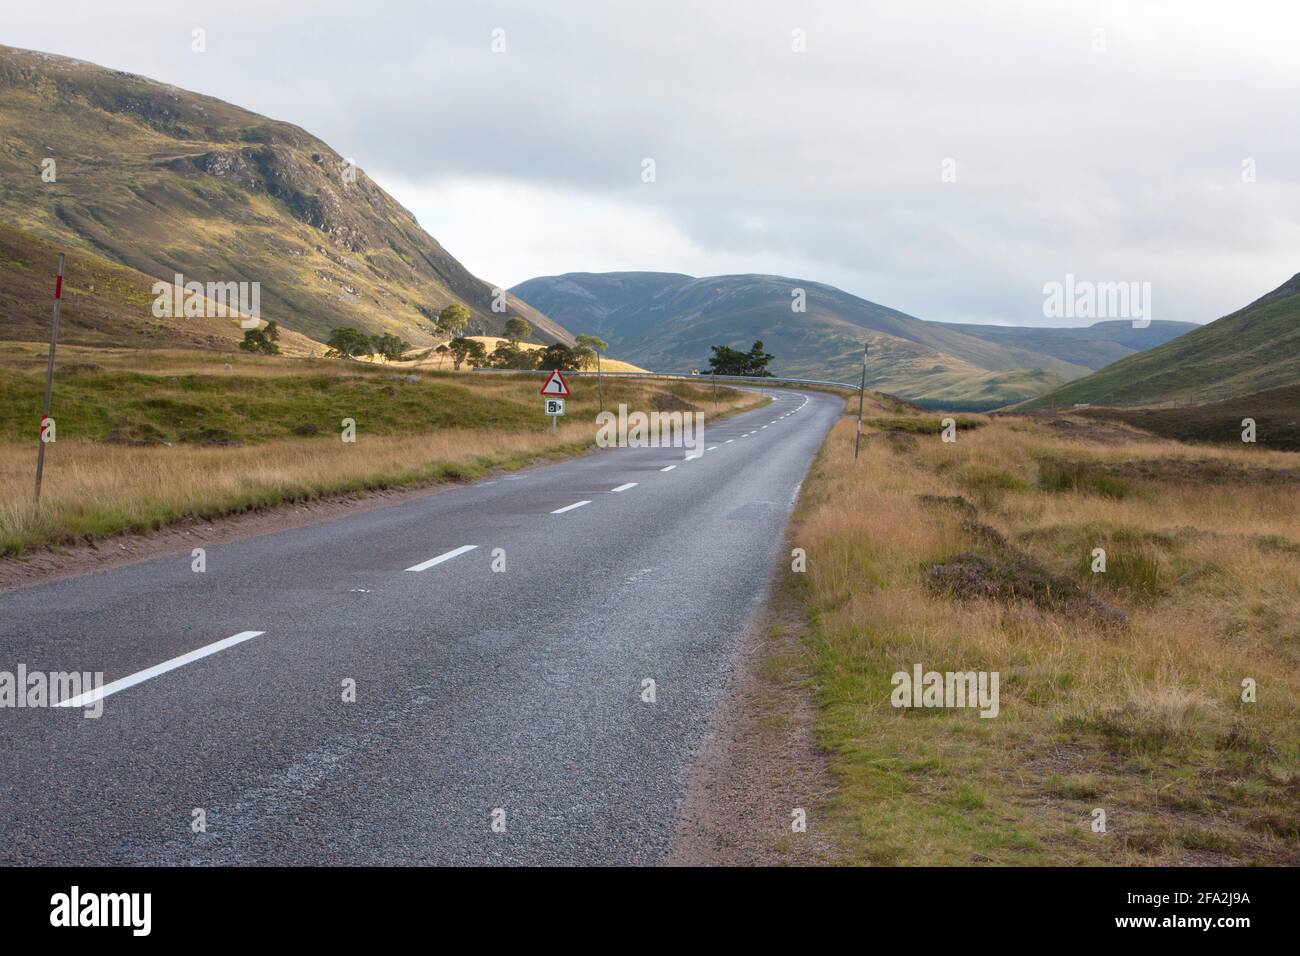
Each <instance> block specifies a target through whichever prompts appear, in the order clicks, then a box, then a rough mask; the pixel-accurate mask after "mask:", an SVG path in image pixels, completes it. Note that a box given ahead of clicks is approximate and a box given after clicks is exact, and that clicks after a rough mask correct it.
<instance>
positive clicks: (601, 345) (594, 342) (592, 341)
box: [573, 335, 609, 371]
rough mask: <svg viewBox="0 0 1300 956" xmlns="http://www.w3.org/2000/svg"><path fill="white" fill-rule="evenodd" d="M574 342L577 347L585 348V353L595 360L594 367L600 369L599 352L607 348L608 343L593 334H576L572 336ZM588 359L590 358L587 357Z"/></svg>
mask: <svg viewBox="0 0 1300 956" xmlns="http://www.w3.org/2000/svg"><path fill="white" fill-rule="evenodd" d="M573 341H574V342H576V343H577V344H578V347H579V348H583V349H586V350H587V352H586V354H587V355H588V356H590V357H593V358H595V360H596V369H597V371H599V370H600V353H601V352H603V351H605V349H607V348H609V343H608V342H606V341H605V340H604V339H602V338H598V337H597V336H595V335H578V336H574V339H573ZM588 361H590V359H588Z"/></svg>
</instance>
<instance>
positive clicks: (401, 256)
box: [0, 46, 571, 344]
mask: <svg viewBox="0 0 1300 956" xmlns="http://www.w3.org/2000/svg"><path fill="white" fill-rule="evenodd" d="M46 159H52V160H54V162H55V165H54V167H53V172H54V174H55V175H54V180H53V181H46V179H45V178H43V177H42V172H43V166H44V161H45V160H46ZM353 180H354V181H353ZM0 222H6V223H8V224H10V225H12V226H16V227H18V228H20V229H22V230H23V231H25V232H27V233H30V234H32V235H34V236H37V237H40V238H43V239H47V240H50V241H53V242H57V243H58V244H59V245H60V246H61V247H63V248H66V249H69V250H78V251H82V252H94V253H97V254H98V255H99V256H101V257H103V258H104V259H107V260H109V261H111V262H116V263H118V264H120V265H124V266H128V267H130V268H132V269H135V270H137V271H138V272H141V273H144V274H145V275H149V276H153V277H155V278H161V279H167V280H170V279H171V278H172V276H173V275H174V274H175V273H181V274H182V275H184V276H185V277H186V279H187V280H188V279H194V280H198V281H200V282H240V281H246V282H259V283H260V284H261V313H262V317H263V318H267V319H274V320H276V321H277V322H279V324H280V325H281V326H283V327H285V328H289V329H295V330H297V331H299V332H303V333H306V334H308V335H310V336H312V337H314V338H317V339H321V338H324V337H325V335H326V334H327V333H328V332H329V330H330V329H332V328H334V327H336V326H339V325H354V326H357V327H360V328H363V329H366V330H368V331H371V332H380V331H388V332H394V333H396V334H398V335H401V336H402V337H403V338H406V339H407V340H408V341H410V342H412V343H414V344H428V343H429V342H431V341H432V336H431V334H430V320H431V318H432V317H433V316H434V315H436V314H437V312H438V311H439V310H440V309H441V308H442V307H443V306H445V305H448V304H450V303H452V302H462V303H464V304H465V305H466V306H468V307H469V309H470V311H471V313H472V314H473V319H472V321H471V324H470V327H469V331H471V332H475V333H479V334H499V333H500V332H501V331H502V330H503V328H504V325H505V321H506V320H507V319H509V318H510V317H511V316H514V315H519V316H522V317H523V318H525V319H527V320H528V321H529V322H530V323H531V324H532V325H533V327H534V329H536V331H537V335H538V337H539V338H541V339H543V340H545V341H555V340H557V339H562V340H565V341H571V337H570V336H569V334H568V332H567V331H566V330H565V329H563V328H562V327H560V326H558V325H556V324H554V323H552V322H550V321H549V320H548V319H547V318H546V317H545V316H543V315H541V314H540V313H538V312H537V311H536V310H535V309H532V308H530V307H529V306H526V305H524V304H523V303H519V302H515V301H510V302H508V303H507V309H506V311H504V312H494V311H492V298H493V297H492V289H491V287H490V286H489V285H488V284H487V283H485V282H483V281H482V280H480V279H477V278H475V277H474V276H473V275H471V274H470V273H469V271H468V270H466V269H465V267H464V266H462V265H461V264H460V263H459V262H457V261H456V259H454V258H453V257H452V256H451V255H450V254H448V253H447V251H446V250H445V249H443V248H442V247H441V246H440V245H439V244H438V243H437V241H435V240H434V239H433V238H432V237H431V236H429V235H428V234H427V233H425V232H424V230H423V229H421V228H420V225H419V223H417V222H416V220H415V218H414V217H413V216H412V215H411V214H410V213H409V212H408V211H407V210H406V209H404V208H402V206H400V205H399V204H398V203H397V202H395V201H394V200H393V198H392V197H391V196H389V195H388V194H387V193H385V192H384V191H383V190H382V189H380V188H379V187H378V186H376V185H375V184H374V183H373V182H371V181H370V179H369V178H368V177H367V176H366V175H365V172H364V171H362V170H355V176H354V175H353V174H352V172H350V171H349V167H348V165H347V162H346V161H345V159H344V158H343V157H342V156H340V155H339V154H338V153H336V152H335V151H334V150H333V149H331V148H330V147H329V146H327V145H326V144H325V143H323V142H321V141H320V140H319V139H316V138H315V137H313V136H312V135H310V134H309V133H307V132H305V131H303V130H301V129H299V128H298V127H296V126H292V125H290V124H288V123H282V122H277V121H275V120H270V119H267V118H266V117H264V116H259V115H257V114H255V113H250V112H248V111H246V110H242V109H240V108H238V107H236V106H232V105H230V104H229V103H224V102H222V101H220V100H216V99H213V98H211V97H207V96H200V95H198V94H195V93H190V92H187V91H185V90H181V89H177V88H176V87H172V86H167V85H164V84H162V83H156V82H154V81H152V80H149V79H146V78H144V77H139V76H133V75H131V74H128V73H122V72H119V71H115V70H108V69H104V68H102V67H98V66H95V65H93V64H90V63H84V62H81V61H79V60H71V59H67V58H65V57H58V56H50V55H47V54H43V53H33V52H30V51H25V50H17V49H13V48H11V47H3V46H0Z"/></svg>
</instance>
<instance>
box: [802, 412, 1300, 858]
mask: <svg viewBox="0 0 1300 956" xmlns="http://www.w3.org/2000/svg"><path fill="white" fill-rule="evenodd" d="M855 411H856V409H855ZM873 414H879V412H878V411H877V412H873ZM889 427H890V429H891V431H892V432H893V433H897V432H898V431H899V429H897V428H896V427H894V426H893V423H892V422H891V423H890V426H889ZM927 431H928V429H926V428H924V427H921V428H918V429H916V430H915V431H914V432H911V433H909V434H908V435H907V440H901V441H900V440H898V439H897V435H896V434H893V435H891V433H889V432H884V433H882V432H872V433H869V434H867V435H865V436H864V447H863V452H862V455H861V457H860V458H859V459H858V460H857V461H856V462H855V461H854V458H853V433H854V423H853V422H852V420H850V419H847V418H846V419H845V420H844V421H841V422H840V423H838V424H837V425H836V427H835V428H834V429H833V430H832V432H831V434H830V436H829V437H828V439H827V442H826V444H825V446H824V447H823V449H822V452H821V454H820V456H819V458H818V460H817V461H816V463H815V464H814V466H813V469H812V472H811V474H810V476H809V479H808V480H807V481H806V482H805V486H804V492H803V497H802V499H801V503H800V507H799V510H798V512H797V514H796V519H795V526H794V532H793V544H794V546H797V547H802V548H804V549H805V550H806V552H807V555H808V570H807V572H806V573H805V574H792V575H791V577H792V578H795V579H797V587H798V589H799V592H800V594H801V597H802V600H803V602H804V605H805V608H806V611H807V613H808V615H809V619H810V622H811V625H812V627H811V634H810V636H809V639H808V649H809V654H810V657H811V660H812V665H813V669H814V673H815V675H816V676H815V694H816V699H817V702H818V706H819V713H818V726H817V730H818V739H819V741H820V743H821V744H822V746H824V747H825V748H826V750H827V751H828V753H829V759H830V763H831V768H832V771H833V772H834V774H835V776H836V778H837V781H838V792H837V795H836V796H835V798H834V800H833V803H832V807H831V820H830V825H831V826H832V827H833V829H834V831H835V833H836V837H837V839H838V841H839V842H840V843H841V844H842V846H843V847H844V850H845V853H846V856H847V858H848V859H849V860H851V861H854V862H860V863H877V864H929V865H943V864H980V863H983V864H1057V865H1090V864H1117V865H1133V864H1229V863H1247V864H1285V863H1290V864H1294V863H1296V862H1300V825H1298V821H1300V741H1298V739H1297V734H1296V732H1295V730H1296V727H1297V726H1300V677H1298V676H1297V674H1298V671H1297V664H1300V559H1298V558H1297V550H1296V549H1294V548H1292V547H1289V546H1288V545H1289V543H1291V542H1296V541H1300V499H1297V496H1296V495H1295V489H1294V487H1291V486H1290V483H1289V482H1283V481H1281V480H1279V479H1278V478H1277V476H1279V475H1286V474H1289V473H1291V472H1292V471H1293V470H1294V468H1295V466H1296V464H1297V462H1296V460H1295V459H1296V456H1295V455H1291V454H1287V453H1282V452H1267V451H1259V450H1254V449H1248V450H1245V451H1242V450H1235V449H1211V448H1204V447H1197V448H1192V447H1188V446H1184V445H1179V444H1177V443H1174V442H1166V441H1146V440H1144V439H1139V440H1135V441H1131V442H1125V443H1116V442H1115V441H1114V440H1113V437H1111V436H1105V437H1106V439H1107V440H1106V442H1100V441H1098V442H1089V441H1086V440H1084V441H1081V440H1079V439H1078V438H1077V437H1072V438H1067V437H1063V436H1061V435H1060V434H1059V433H1058V432H1056V431H1054V430H1053V429H1052V428H1050V427H1048V425H1047V424H1046V423H1043V422H1039V421H1033V420H1029V419H1020V418H1014V417H995V418H990V419H988V420H986V421H985V422H984V424H983V425H982V426H981V427H979V428H978V429H969V430H963V431H961V432H960V433H959V435H958V437H957V441H956V442H954V443H944V442H942V441H941V440H940V438H939V437H938V436H930V435H928V434H926V432H927ZM1045 462H1047V463H1050V464H1049V466H1048V471H1047V475H1048V477H1047V478H1046V479H1045V480H1044V478H1043V473H1042V468H1043V464H1044V463H1045ZM1112 475H1122V476H1123V479H1122V480H1123V492H1122V493H1120V492H1119V491H1118V488H1117V487H1116V486H1114V485H1112V484H1110V483H1109V481H1104V480H1098V478H1099V476H1112ZM991 476H992V477H991ZM1225 476H1227V477H1226V478H1225ZM1279 543H1280V544H1279ZM1099 550H1100V551H1104V552H1105V555H1104V568H1105V570H1104V571H1102V570H1097V568H1098V567H1100V566H1103V565H1100V564H1099V561H1098V557H1099V556H1098V554H1097V552H1098V551H1099ZM918 663H919V664H921V665H922V666H923V668H924V670H926V671H939V672H945V673H946V672H967V671H976V672H978V671H987V672H997V673H998V674H999V675H1000V708H999V712H998V715H997V716H996V717H993V718H981V717H980V716H979V712H978V710H977V709H958V708H921V707H894V706H892V705H891V694H892V691H893V690H894V685H893V683H892V677H893V675H894V674H895V673H897V672H907V673H910V672H911V671H912V669H913V667H914V665H915V664H918ZM1243 683H1246V685H1247V686H1253V687H1254V688H1255V689H1256V697H1255V700H1254V701H1253V702H1247V701H1245V700H1243ZM1098 811H1101V812H1102V813H1104V814H1105V831H1104V832H1099V831H1097V830H1095V829H1094V824H1095V822H1096V821H1098V820H1099V819H1100V815H1099V814H1098Z"/></svg>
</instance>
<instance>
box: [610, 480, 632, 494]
mask: <svg viewBox="0 0 1300 956" xmlns="http://www.w3.org/2000/svg"><path fill="white" fill-rule="evenodd" d="M635 487H636V482H635V481H629V482H628V483H627V484H626V485H619V486H618V487H617V488H611V489H609V493H610V494H615V493H616V492H619V491H627V490H628V489H629V488H635Z"/></svg>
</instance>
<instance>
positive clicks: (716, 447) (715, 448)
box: [704, 445, 718, 451]
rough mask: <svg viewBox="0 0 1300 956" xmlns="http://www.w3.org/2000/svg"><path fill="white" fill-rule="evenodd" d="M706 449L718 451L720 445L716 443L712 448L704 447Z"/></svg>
mask: <svg viewBox="0 0 1300 956" xmlns="http://www.w3.org/2000/svg"><path fill="white" fill-rule="evenodd" d="M704 450H705V451H717V450H718V446H717V445H714V446H713V447H712V448H706V449H704Z"/></svg>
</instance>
